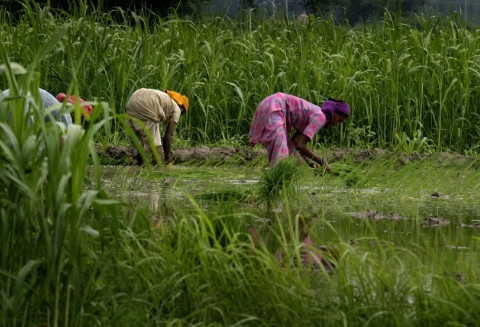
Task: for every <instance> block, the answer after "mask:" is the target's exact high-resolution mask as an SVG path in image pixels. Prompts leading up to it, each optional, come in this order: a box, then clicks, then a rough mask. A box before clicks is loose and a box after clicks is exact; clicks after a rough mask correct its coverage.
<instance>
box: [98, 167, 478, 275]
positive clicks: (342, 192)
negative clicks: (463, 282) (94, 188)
mask: <svg viewBox="0 0 480 327" xmlns="http://www.w3.org/2000/svg"><path fill="white" fill-rule="evenodd" d="M90 173H91V172H90ZM260 173H261V171H255V170H251V169H248V168H242V169H235V170H232V169H217V168H195V169H192V168H184V167H176V168H175V169H172V170H166V169H161V170H158V171H155V172H154V173H153V174H149V173H148V172H147V171H146V170H145V169H138V168H136V167H127V168H125V167H111V168H106V169H104V171H103V175H102V183H104V188H105V189H106V190H107V192H109V193H110V194H112V195H114V196H116V197H118V198H120V199H122V200H123V201H125V202H128V203H130V204H132V205H133V206H135V207H141V208H147V209H148V211H149V214H151V217H152V218H153V219H162V218H172V217H173V216H174V211H175V210H178V209H180V210H182V211H185V212H187V211H188V210H194V208H193V205H192V203H191V202H190V200H189V196H192V197H195V196H199V195H205V194H213V193H215V192H220V193H221V192H223V194H227V193H228V192H227V191H230V193H229V194H230V195H228V196H225V197H222V198H221V199H220V198H218V197H217V198H215V197H212V198H208V197H204V200H202V197H197V198H196V199H197V202H198V203H199V205H200V206H201V207H202V208H204V210H206V211H207V212H208V214H209V215H212V216H214V215H215V214H223V215H224V214H226V212H230V213H232V214H234V213H238V215H245V216H249V217H256V218H255V219H253V218H252V219H250V222H249V224H250V225H252V226H254V228H255V232H254V230H252V229H251V230H250V233H254V235H256V234H255V233H257V234H258V233H260V234H261V235H262V238H263V239H264V240H270V241H269V242H270V243H269V245H268V246H269V247H270V250H271V251H272V252H273V253H276V252H277V251H278V246H279V244H275V240H274V237H272V236H271V235H270V236H269V233H271V232H272V231H275V228H276V227H275V226H272V223H275V222H280V223H284V222H286V221H288V217H296V216H297V215H300V216H301V217H302V219H303V220H305V221H306V222H307V224H308V228H307V230H308V233H307V234H304V235H302V234H301V233H302V232H300V235H299V239H297V242H300V243H302V244H303V245H304V247H305V248H307V247H308V246H312V244H313V247H316V248H318V246H333V247H334V246H335V245H338V244H339V243H347V244H350V245H351V246H353V247H355V248H356V249H358V250H359V251H369V252H371V253H374V254H378V255H380V254H381V253H383V252H385V251H386V252H389V251H393V250H395V251H396V253H397V254H398V253H402V252H398V249H403V250H404V251H408V253H409V254H410V253H414V254H415V256H416V258H417V259H418V260H421V262H423V263H425V264H431V265H434V262H435V260H436V259H438V258H441V259H442V260H443V261H444V262H447V263H448V265H450V266H452V269H454V267H457V266H462V265H464V264H465V263H469V264H475V265H478V263H479V262H480V256H479V251H478V250H479V248H478V247H479V242H478V239H479V238H480V228H479V227H478V226H480V210H479V209H480V200H478V199H477V198H476V197H474V196H471V197H470V196H465V197H455V196H432V194H431V193H427V192H425V194H424V195H422V196H417V197H415V196H410V195H408V194H401V192H398V191H397V194H395V193H392V192H393V191H392V190H379V189H376V188H372V189H360V190H359V189H355V190H354V189H348V188H338V187H336V188H328V187H327V186H325V185H322V186H319V185H316V184H315V183H313V182H312V185H306V186H305V187H304V188H303V190H302V191H303V192H305V194H306V195H307V196H305V197H304V202H303V203H302V204H301V205H300V207H298V206H297V207H295V208H293V209H291V212H290V213H289V214H287V212H286V206H285V205H284V204H280V205H279V206H278V207H277V208H276V210H275V212H274V215H273V216H272V215H269V214H266V213H265V212H264V211H263V208H262V207H259V206H257V205H256V204H255V201H249V200H247V199H246V197H236V198H235V197H234V195H235V194H239V193H241V192H240V191H241V190H248V189H251V188H252V187H253V186H254V185H255V181H258V178H259V176H260ZM219 202H221V203H222V205H214V204H218V203H219ZM227 202H230V204H231V206H230V208H229V209H225V204H226V203H227ZM174 208H176V209H174ZM217 211H218V212H217ZM427 218H442V219H445V220H448V221H449V224H448V225H446V224H437V225H435V224H425V223H424V221H425V219H427ZM245 232H246V233H248V232H249V230H248V228H247V227H245ZM310 242H311V243H310ZM267 243H268V242H267ZM405 253H406V252H405ZM432 253H435V254H437V256H438V258H434V257H433V256H432V255H431V254H432ZM409 254H408V255H407V254H405V255H404V258H405V264H406V265H409V264H410V265H412V267H413V266H415V265H417V261H416V259H410V258H411V256H410V255H409ZM400 255H401V254H400ZM279 256H280V255H279ZM317 259H318V258H315V257H310V259H308V260H307V262H308V263H313V262H318V260H317Z"/></svg>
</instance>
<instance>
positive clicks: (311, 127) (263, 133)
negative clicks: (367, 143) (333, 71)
mask: <svg viewBox="0 0 480 327" xmlns="http://www.w3.org/2000/svg"><path fill="white" fill-rule="evenodd" d="M349 115H350V106H349V105H348V103H346V102H343V101H341V100H334V99H329V100H327V101H324V102H323V103H322V107H319V106H317V105H315V104H313V103H310V102H308V101H306V100H304V99H301V98H299V97H296V96H294V95H290V94H285V93H280V92H279V93H275V94H273V95H270V96H269V97H267V98H265V99H263V100H262V101H261V102H260V104H259V105H258V107H257V109H256V111H255V115H254V117H253V121H252V125H251V127H250V132H249V133H248V134H249V136H250V145H251V146H254V145H255V144H257V143H261V144H262V145H263V146H265V148H266V149H267V150H268V159H269V161H270V166H272V167H273V166H275V164H276V163H277V162H278V161H279V160H281V159H285V158H286V157H288V156H290V155H296V156H298V155H299V154H300V156H302V157H303V158H304V159H305V161H306V162H307V163H308V164H309V165H310V166H312V167H318V166H324V167H325V168H326V170H327V171H329V170H330V166H329V165H328V164H327V162H326V161H325V160H324V159H322V158H321V157H320V156H319V155H317V154H315V153H314V152H313V151H311V150H310V149H309V148H307V146H306V144H307V143H308V142H310V140H311V139H312V138H313V136H314V135H315V134H316V133H317V131H318V130H320V129H321V128H324V127H331V126H336V125H338V124H341V123H343V122H344V121H345V120H347V118H348V116H349ZM292 129H293V130H294V131H295V133H294V134H293V136H292V137H290V132H291V131H292Z"/></svg>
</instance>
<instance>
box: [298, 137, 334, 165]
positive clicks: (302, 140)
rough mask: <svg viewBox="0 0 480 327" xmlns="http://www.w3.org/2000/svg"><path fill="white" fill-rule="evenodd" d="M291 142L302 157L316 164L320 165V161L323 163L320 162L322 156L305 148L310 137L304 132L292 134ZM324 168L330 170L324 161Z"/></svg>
mask: <svg viewBox="0 0 480 327" xmlns="http://www.w3.org/2000/svg"><path fill="white" fill-rule="evenodd" d="M292 142H293V144H294V145H295V148H296V149H297V150H298V152H300V154H301V155H302V157H304V158H306V159H308V160H313V161H315V162H316V163H317V164H318V165H320V166H322V163H324V162H322V158H321V157H320V156H319V155H317V154H316V153H314V152H313V151H312V150H310V149H309V148H307V143H308V142H310V139H309V138H308V137H307V136H306V135H305V134H302V133H298V132H297V133H295V135H293V137H292ZM308 160H307V162H308ZM325 168H326V169H327V170H330V167H329V166H328V164H326V163H325Z"/></svg>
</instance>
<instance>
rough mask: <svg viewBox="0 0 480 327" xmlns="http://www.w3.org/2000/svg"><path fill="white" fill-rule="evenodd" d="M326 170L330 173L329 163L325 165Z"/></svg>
mask: <svg viewBox="0 0 480 327" xmlns="http://www.w3.org/2000/svg"><path fill="white" fill-rule="evenodd" d="M325 170H326V171H328V172H330V166H329V164H328V163H325Z"/></svg>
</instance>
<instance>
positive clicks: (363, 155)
mask: <svg viewBox="0 0 480 327" xmlns="http://www.w3.org/2000/svg"><path fill="white" fill-rule="evenodd" d="M96 149H97V154H98V155H99V156H100V158H101V162H102V163H103V164H108V165H136V164H137V160H136V155H137V151H136V150H135V149H133V148H129V147H125V146H121V145H108V146H107V147H106V148H105V149H102V147H101V146H100V145H97V147H96ZM325 156H326V158H327V160H328V161H329V162H330V163H333V162H337V161H344V160H348V161H349V162H352V163H354V164H360V163H366V162H371V161H374V160H379V159H388V160H392V159H394V160H396V161H397V163H398V164H399V165H406V164H408V163H412V162H418V161H422V160H434V161H436V162H437V163H438V164H451V165H452V166H464V165H472V167H474V168H478V167H480V159H479V158H478V157H473V156H465V155H458V154H450V153H444V152H441V153H434V154H419V153H416V152H414V153H411V154H405V153H399V152H392V151H387V150H384V149H368V150H365V149H339V148H332V149H329V150H328V151H327V152H326V153H325ZM172 157H173V160H174V162H175V163H177V164H180V163H183V164H185V163H192V164H193V163H204V162H209V163H212V164H222V163H236V164H246V163H249V162H252V161H259V162H266V161H267V157H268V154H267V151H266V150H265V149H263V148H259V147H256V148H250V147H241V148H234V147H208V146H203V145H202V146H197V147H193V148H180V149H174V150H172Z"/></svg>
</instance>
